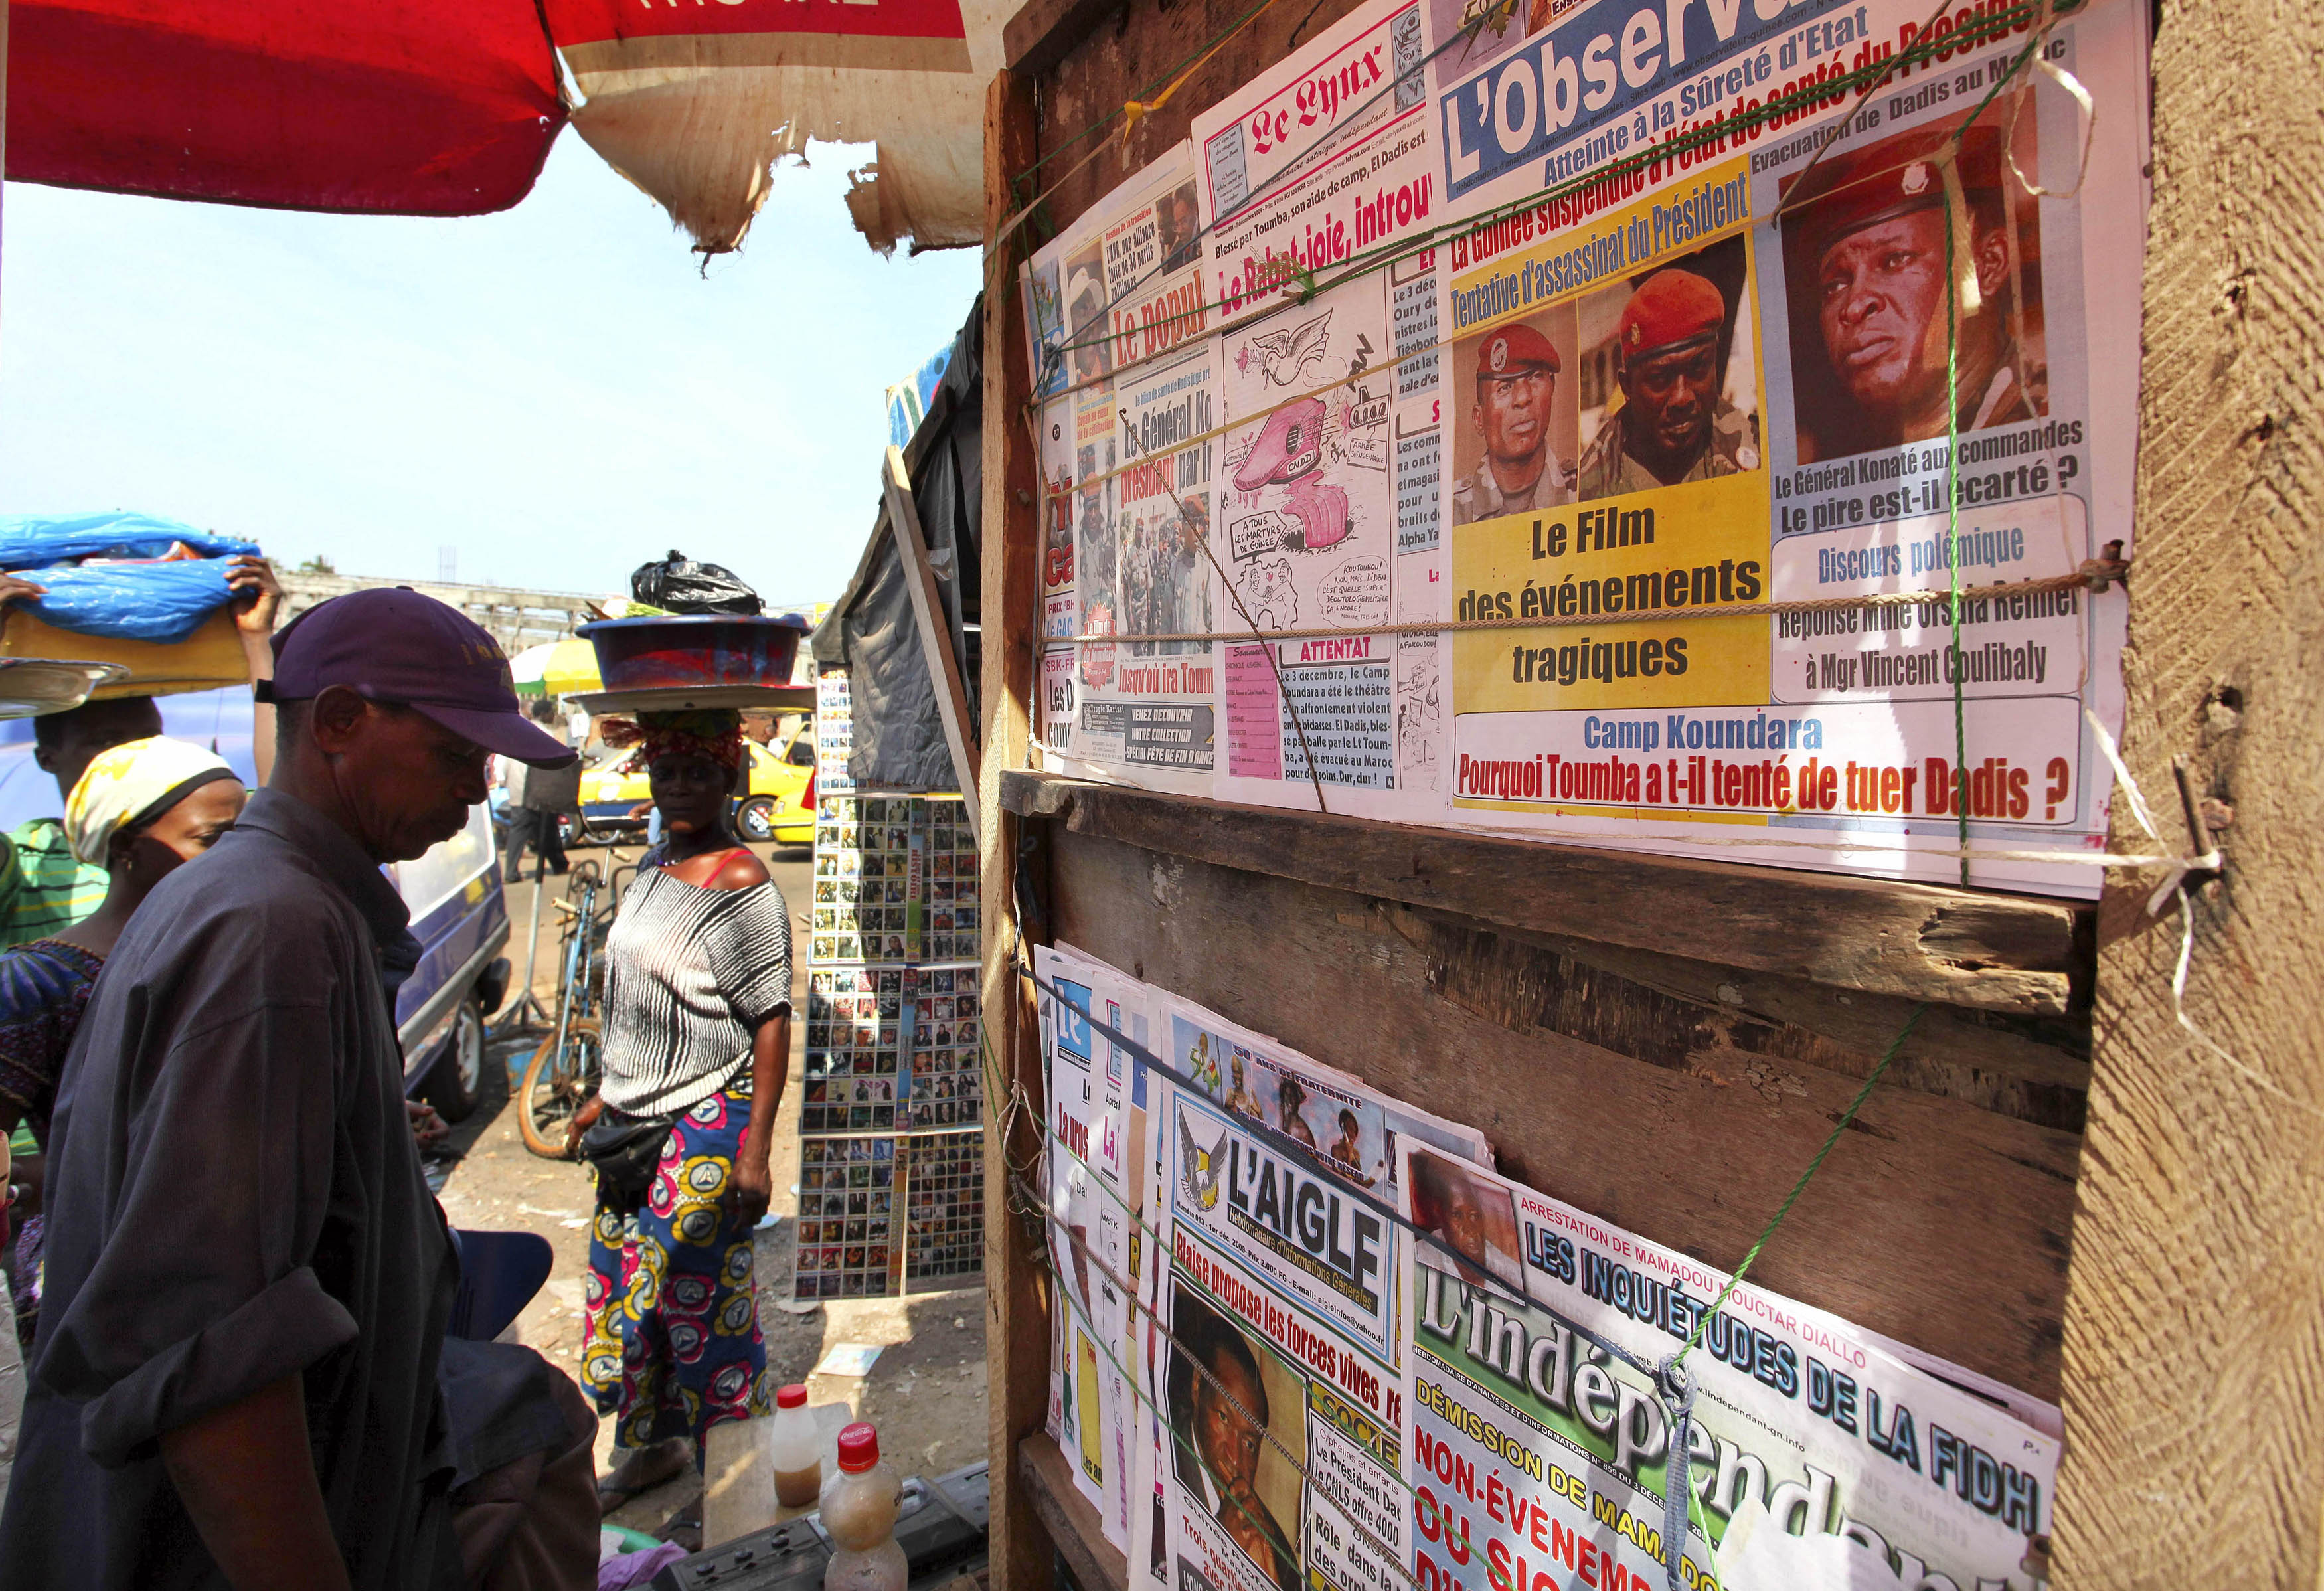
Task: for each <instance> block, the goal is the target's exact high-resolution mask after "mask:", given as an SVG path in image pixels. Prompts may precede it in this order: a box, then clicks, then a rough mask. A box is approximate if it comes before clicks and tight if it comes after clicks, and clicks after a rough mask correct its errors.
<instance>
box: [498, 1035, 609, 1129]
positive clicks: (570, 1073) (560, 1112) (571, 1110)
mask: <svg viewBox="0 0 2324 1591" xmlns="http://www.w3.org/2000/svg"><path fill="white" fill-rule="evenodd" d="M603 1042H604V1034H603V1033H602V1032H601V1031H599V1029H598V1026H597V1019H596V1018H595V1017H588V1016H584V1017H576V1018H574V1019H573V1020H572V1021H570V1022H567V1024H566V1030H565V1045H564V1048H563V1049H562V1050H559V1049H558V1043H557V1035H556V1034H555V1033H554V1032H551V1033H550V1034H549V1037H547V1038H545V1039H543V1040H542V1041H540V1048H539V1049H538V1050H534V1051H533V1052H532V1059H531V1060H530V1061H528V1062H527V1063H526V1064H525V1068H524V1080H523V1082H521V1084H519V1085H518V1086H517V1113H516V1130H517V1132H518V1133H519V1134H520V1135H521V1137H522V1138H523V1139H524V1146H525V1147H526V1148H527V1149H529V1150H530V1151H532V1152H533V1153H535V1154H537V1155H540V1156H542V1157H543V1158H544V1159H548V1160H553V1161H561V1160H570V1159H572V1158H573V1157H572V1156H571V1155H569V1154H567V1152H566V1149H565V1133H566V1129H567V1128H568V1127H570V1126H571V1125H572V1124H573V1117H574V1115H576V1113H577V1112H578V1111H579V1110H580V1108H581V1107H582V1106H583V1105H586V1104H587V1103H588V1102H589V1101H590V1100H591V1099H592V1098H593V1097H595V1095H596V1092H597V1079H598V1077H599V1075H600V1072H599V1068H598V1053H599V1046H600V1045H601V1044H602V1043H603Z"/></svg>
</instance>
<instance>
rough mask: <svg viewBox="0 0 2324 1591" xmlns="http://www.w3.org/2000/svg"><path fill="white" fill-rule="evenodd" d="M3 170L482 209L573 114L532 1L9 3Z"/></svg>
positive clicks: (136, 184)
mask: <svg viewBox="0 0 2324 1591" xmlns="http://www.w3.org/2000/svg"><path fill="white" fill-rule="evenodd" d="M0 5H5V25H6V28H7V51H6V60H7V64H8V83H7V97H6V103H7V116H8V123H7V143H6V150H7V173H8V175H9V176H10V177H12V178H14V179H16V180H20V181H30V182H49V183H55V184H58V185H60V186H63V187H68V188H95V189H102V190H106V191H110V192H116V193H148V194H158V195H162V196H166V197H168V198H171V199H216V200H222V201H225V202H227V203H233V204H251V205H267V206H273V207H277V208H286V209H302V210H342V211H358V212H374V213H383V214H393V215H412V216H475V215H483V214H484V213H486V212H489V211H493V210H500V209H505V208H508V207H509V206H511V205H512V204H514V203H515V202H516V201H517V200H518V199H522V198H523V197H524V195H525V193H526V191H527V190H530V188H531V186H532V182H533V179H534V177H536V176H537V175H538V174H539V171H540V166H541V162H543V161H544V160H546V159H547V158H548V157H549V144H550V143H551V142H553V141H554V140H555V138H556V137H557V133H558V128H559V127H561V126H562V125H564V121H565V108H564V106H563V104H562V103H561V101H560V100H559V98H558V75H557V65H556V58H555V54H554V52H553V51H552V50H551V48H550V45H549V39H548V36H547V34H546V33H545V32H543V30H542V27H541V22H540V16H539V12H538V11H536V10H535V8H534V6H533V4H532V0H341V3H340V4H337V5H321V4H317V3H316V0H0Z"/></svg>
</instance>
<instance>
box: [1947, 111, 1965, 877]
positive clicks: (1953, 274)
mask: <svg viewBox="0 0 2324 1591" xmlns="http://www.w3.org/2000/svg"><path fill="white" fill-rule="evenodd" d="M1961 125H1962V127H1963V129H1964V130H1966V129H1967V127H1968V125H1969V124H1968V123H1966V122H1964V123H1962V124H1961ZM1953 146H1954V148H1956V149H1958V148H1960V135H1959V134H1955V135H1954V138H1953ZM1959 181H1960V179H1959V178H1958V177H1957V176H1956V175H1955V174H1954V171H1953V168H1952V167H1950V165H1949V166H1947V167H1946V170H1945V187H1946V190H1947V191H1946V194H1945V562H1946V563H1947V564H1948V565H1949V566H1950V572H1951V576H1952V580H1951V584H1952V617H1953V776H1954V781H1955V782H1954V784H1953V789H1952V796H1953V815H1954V817H1955V819H1957V820H1958V822H1959V824H1960V853H1961V858H1960V881H1961V885H1962V887H1963V888H1967V887H1968V885H1969V707H1968V702H1967V699H1966V698H1967V688H1966V687H1965V686H1964V684H1963V683H1962V680H1961V675H1962V662H1963V659H1962V657H1961V559H1960V272H1959V271H1958V270H1957V269H1955V267H1954V264H1953V194H1954V193H1955V192H1957V191H1958V190H1959V186H1958V185H1959Z"/></svg>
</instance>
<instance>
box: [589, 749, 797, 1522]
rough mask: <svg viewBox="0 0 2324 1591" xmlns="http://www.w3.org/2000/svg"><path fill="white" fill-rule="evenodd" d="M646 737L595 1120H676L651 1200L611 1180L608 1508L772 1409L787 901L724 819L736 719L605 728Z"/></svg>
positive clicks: (598, 1263)
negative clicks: (770, 1289)
mask: <svg viewBox="0 0 2324 1591" xmlns="http://www.w3.org/2000/svg"><path fill="white" fill-rule="evenodd" d="M605 738H606V739H607V740H608V741H609V742H611V743H612V744H613V745H638V746H639V748H640V749H639V751H638V753H637V755H636V756H635V757H634V758H632V766H637V765H642V766H644V768H645V769H646V771H647V773H648V776H649V778H650V781H651V783H652V788H653V799H654V804H655V805H656V806H657V807H659V809H660V810H661V819H662V834H663V840H662V843H661V844H660V845H659V846H656V847H655V848H654V849H653V850H651V851H649V852H648V853H647V854H646V856H645V858H644V859H643V860H642V861H641V863H640V864H639V867H638V877H637V882H636V883H633V884H632V885H631V886H630V889H629V893H627V894H625V895H623V896H622V906H621V911H620V912H619V913H618V914H617V915H616V916H615V917H614V920H613V931H612V932H611V933H610V934H609V935H608V936H607V937H606V940H605V1037H604V1087H603V1088H602V1090H601V1092H600V1099H601V1101H602V1109H601V1115H602V1116H604V1117H610V1118H613V1119H614V1120H616V1121H618V1120H620V1119H622V1118H623V1117H639V1116H653V1117H662V1116H672V1115H674V1116H675V1118H676V1119H675V1121H674V1122H673V1124H672V1125H671V1127H670V1131H669V1139H668V1141H667V1142H666V1143H665V1144H664V1146H663V1148H662V1152H661V1156H660V1160H659V1164H658V1165H657V1166H656V1168H655V1171H654V1176H653V1180H652V1183H651V1185H650V1188H649V1189H648V1190H647V1192H646V1194H645V1196H644V1200H643V1202H642V1204H641V1205H633V1204H632V1202H631V1201H627V1200H624V1199H622V1198H621V1197H620V1196H619V1195H618V1194H617V1193H615V1192H614V1191H613V1189H611V1188H609V1187H608V1186H606V1185H605V1183H604V1180H603V1179H601V1180H600V1183H599V1187H598V1193H597V1213H596V1220H595V1226H594V1229H593V1231H592V1233H591V1236H590V1244H589V1277H588V1281H587V1284H586V1285H587V1299H586V1303H587V1325H586V1334H585V1337H584V1338H583V1344H582V1350H581V1355H582V1383H583V1384H584V1385H585V1386H586V1387H587V1388H588V1389H589V1390H590V1392H592V1393H593V1394H594V1395H595V1398H596V1401H597V1408H598V1411H599V1412H600V1413H603V1414H613V1415H615V1416H616V1417H617V1418H616V1423H615V1430H614V1442H615V1454H614V1457H615V1465H614V1468H613V1472H612V1473H611V1474H610V1475H607V1476H606V1477H605V1478H604V1480H603V1481H601V1482H600V1483H599V1487H598V1491H599V1497H600V1501H601V1503H603V1504H604V1506H605V1507H607V1508H609V1509H610V1508H611V1507H613V1506H615V1505H617V1504H618V1503H621V1502H622V1501H623V1500H625V1499H626V1498H628V1497H630V1496H632V1495H634V1494H637V1493H639V1492H642V1491H645V1490H647V1489H649V1488H650V1487H652V1486H657V1485H661V1484H662V1483H663V1482H665V1481H667V1480H669V1479H670V1478H672V1477H673V1476H675V1475H678V1473H679V1472H680V1471H682V1470H683V1469H684V1468H685V1466H686V1461H687V1457H689V1456H691V1457H693V1459H694V1461H695V1463H696V1466H699V1465H700V1464H701V1462H702V1455H703V1452H704V1438H705V1434H706V1433H707V1432H708V1430H709V1429H710V1428H711V1427H712V1426H714V1425H716V1424H718V1423H719V1422H720V1421H722V1420H742V1419H747V1418H749V1417H750V1416H752V1415H755V1414H765V1413H770V1412H771V1411H772V1407H773V1383H772V1381H771V1380H770V1377H769V1375H768V1372H767V1351H766V1343H765V1339H764V1338H763V1337H761V1335H760V1331H759V1314H758V1306H757V1301H756V1299H755V1297H754V1296H753V1290H752V1256H751V1234H752V1229H753V1228H754V1227H756V1226H757V1225H758V1222H759V1218H760V1217H761V1216H763V1215H765V1214H766V1211H767V1203H768V1199H769V1198H770V1194H771V1193H772V1191H773V1182H772V1178H771V1176H770V1171H769V1170H768V1164H767V1155H768V1150H769V1148H770V1144H771V1142H772V1139H773V1134H774V1124H775V1111H776V1107H777V1106H778V1105H779V1103H780V1101H781V1099H782V1095H783V1083H784V1074H785V1072H786V1070H787V1068H788V1063H789V1059H790V1009H791V1007H790V996H791V956H790V911H789V908H788V906H787V905H786V904H785V903H784V901H783V896H782V892H781V891H779V890H778V889H777V888H776V887H775V886H774V884H773V883H771V882H770V880H769V879H768V877H767V870H766V868H765V867H764V866H763V865H761V863H760V861H759V859H758V858H757V857H756V856H752V854H751V853H750V852H749V851H747V850H745V849H743V848H742V843H741V842H740V841H739V840H737V839H736V838H735V837H734V832H733V828H731V827H730V826H729V820H728V809H729V807H730V805H731V800H730V796H731V792H732V791H733V782H734V775H735V772H736V771H737V770H738V769H739V768H740V767H741V765H742V730H741V724H740V719H739V717H738V716H737V715H736V714H734V713H733V712H731V711H729V712H703V711H695V712H685V713H666V714H664V713H648V714H642V715H641V716H640V722H639V723H638V724H637V725H634V726H632V725H626V724H621V723H617V722H616V723H608V724H607V725H606V726H605Z"/></svg>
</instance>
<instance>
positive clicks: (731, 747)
mask: <svg viewBox="0 0 2324 1591" xmlns="http://www.w3.org/2000/svg"><path fill="white" fill-rule="evenodd" d="M599 733H600V734H602V735H604V739H605V744H606V745H610V746H612V747H613V749H614V750H616V751H621V750H625V749H626V748H628V747H630V746H635V747H637V748H638V749H637V751H636V752H635V753H634V754H632V756H631V757H630V758H629V760H628V761H626V762H624V763H622V772H624V773H635V772H638V771H639V770H641V769H643V768H650V767H651V766H652V765H653V764H654V763H658V762H659V761H660V760H661V759H662V758H664V757H669V756H681V757H708V758H709V759H710V760H711V761H712V762H714V763H717V764H718V765H719V766H720V767H722V768H729V769H732V768H739V767H741V766H742V714H741V713H738V712H736V711H735V710H734V709H733V708H681V709H678V710H677V711H674V712H667V713H640V714H639V715H638V716H637V717H636V718H635V720H632V719H629V718H606V719H604V720H603V721H602V722H601V724H600V725H599Z"/></svg>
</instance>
